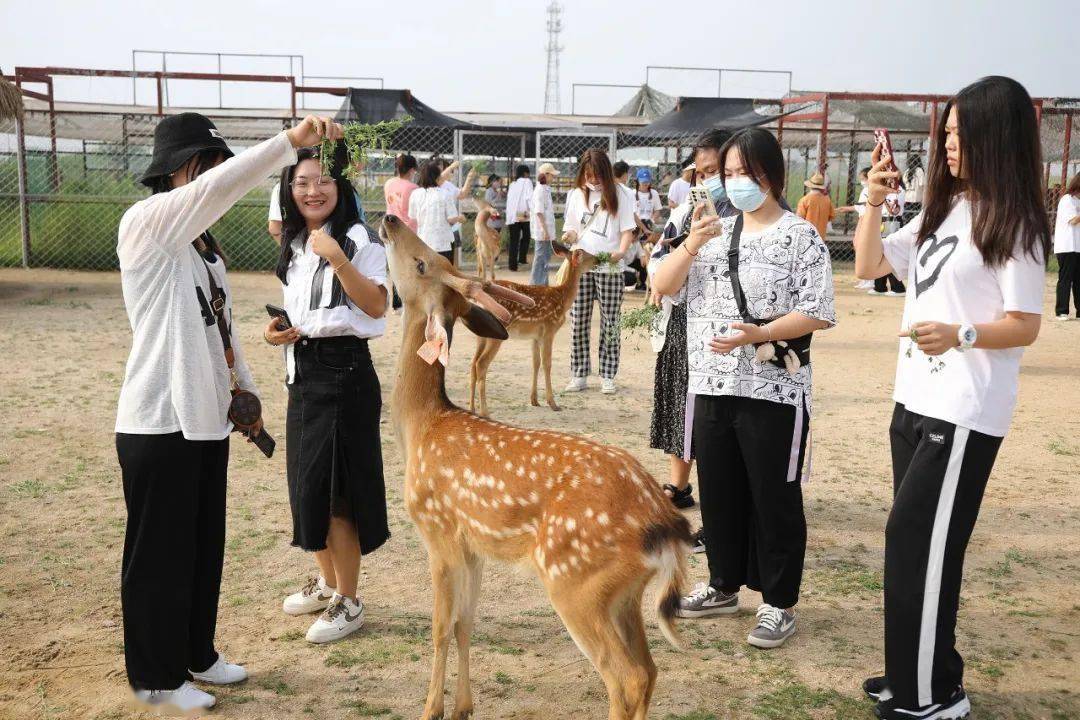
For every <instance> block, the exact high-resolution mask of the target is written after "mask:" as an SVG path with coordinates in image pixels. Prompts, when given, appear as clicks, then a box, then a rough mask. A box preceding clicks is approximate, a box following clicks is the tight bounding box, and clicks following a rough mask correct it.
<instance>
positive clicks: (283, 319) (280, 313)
mask: <svg viewBox="0 0 1080 720" xmlns="http://www.w3.org/2000/svg"><path fill="white" fill-rule="evenodd" d="M266 314H267V315H269V316H270V317H272V318H277V320H278V323H277V329H278V330H288V329H289V328H291V327H292V321H291V320H289V313H287V312H285V311H284V310H283V309H281V308H279V307H278V306H276V305H271V304H269V303H267V304H266Z"/></svg>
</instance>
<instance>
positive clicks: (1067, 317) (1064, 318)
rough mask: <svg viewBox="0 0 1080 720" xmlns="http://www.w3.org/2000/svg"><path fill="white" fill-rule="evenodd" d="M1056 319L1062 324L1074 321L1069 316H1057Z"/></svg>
mask: <svg viewBox="0 0 1080 720" xmlns="http://www.w3.org/2000/svg"><path fill="white" fill-rule="evenodd" d="M1056 319H1057V320H1060V321H1061V322H1069V321H1070V320H1072V318H1071V317H1069V316H1068V315H1058V316H1056Z"/></svg>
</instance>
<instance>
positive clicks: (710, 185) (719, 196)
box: [701, 175, 727, 203]
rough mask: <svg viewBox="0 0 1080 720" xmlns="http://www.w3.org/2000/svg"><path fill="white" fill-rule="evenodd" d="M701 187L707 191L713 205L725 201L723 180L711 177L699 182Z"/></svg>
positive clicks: (716, 176) (717, 176) (725, 194)
mask: <svg viewBox="0 0 1080 720" xmlns="http://www.w3.org/2000/svg"><path fill="white" fill-rule="evenodd" d="M701 186H702V187H703V188H705V189H706V190H708V191H709V197H711V198H712V201H713V202H714V203H718V202H723V201H724V200H726V199H727V190H725V189H724V178H723V177H721V176H720V175H713V176H712V177H710V178H705V179H704V180H702V181H701Z"/></svg>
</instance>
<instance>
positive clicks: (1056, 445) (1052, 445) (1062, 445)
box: [1046, 438, 1076, 457]
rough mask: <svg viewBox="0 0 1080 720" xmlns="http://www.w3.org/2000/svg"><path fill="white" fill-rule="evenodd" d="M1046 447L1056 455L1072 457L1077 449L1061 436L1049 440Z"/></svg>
mask: <svg viewBox="0 0 1080 720" xmlns="http://www.w3.org/2000/svg"><path fill="white" fill-rule="evenodd" d="M1046 449H1047V450H1049V451H1050V452H1051V453H1052V454H1054V455H1064V456H1066V457H1072V456H1074V455H1076V450H1074V449H1073V448H1072V446H1071V445H1069V444H1068V443H1067V442H1065V441H1064V440H1062V439H1061V438H1058V439H1056V440H1051V441H1050V442H1048V443H1047V444H1046Z"/></svg>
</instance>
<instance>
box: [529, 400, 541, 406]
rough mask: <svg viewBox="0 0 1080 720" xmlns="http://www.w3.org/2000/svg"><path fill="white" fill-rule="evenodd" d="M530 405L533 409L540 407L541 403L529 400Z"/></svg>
mask: <svg viewBox="0 0 1080 720" xmlns="http://www.w3.org/2000/svg"><path fill="white" fill-rule="evenodd" d="M529 404H530V405H532V406H533V407H540V401H539V400H537V399H536V398H529Z"/></svg>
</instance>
